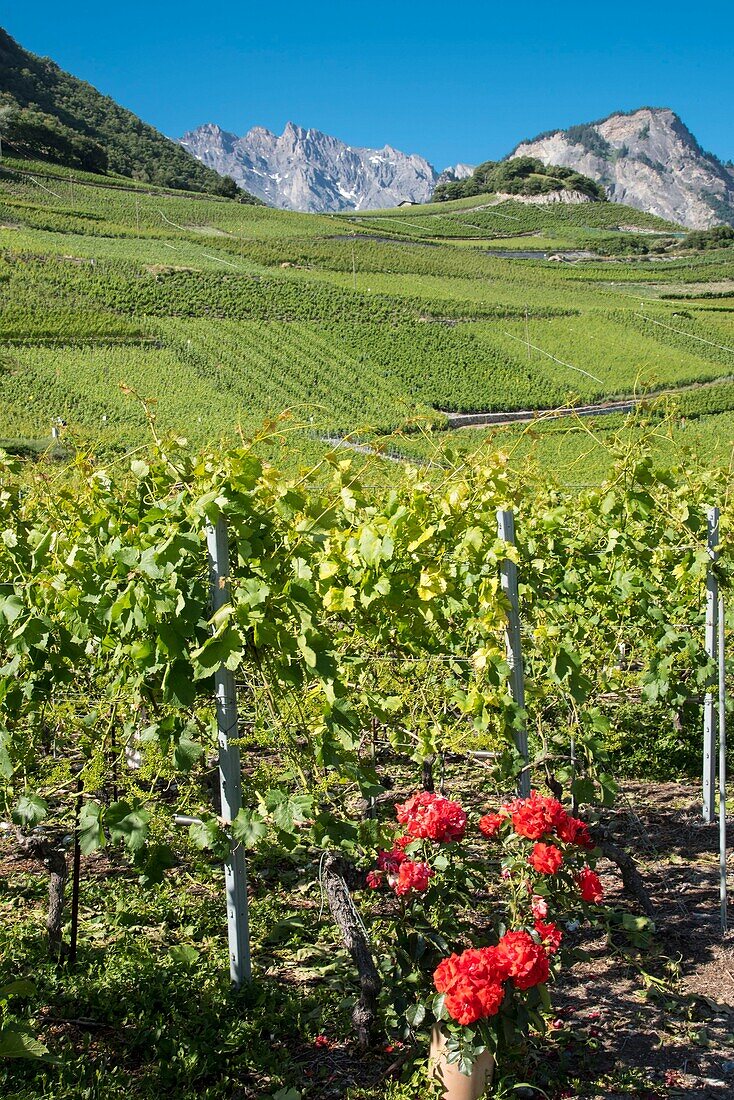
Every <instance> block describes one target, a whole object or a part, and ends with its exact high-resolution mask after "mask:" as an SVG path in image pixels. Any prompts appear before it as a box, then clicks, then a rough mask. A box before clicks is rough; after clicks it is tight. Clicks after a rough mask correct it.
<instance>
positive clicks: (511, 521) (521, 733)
mask: <svg viewBox="0 0 734 1100" xmlns="http://www.w3.org/2000/svg"><path fill="white" fill-rule="evenodd" d="M497 534H498V536H499V537H500V538H501V539H502V541H503V542H506V543H508V545H511V546H514V545H515V516H514V513H513V512H512V510H511V509H509V508H498V509H497ZM500 581H501V584H502V591H503V592H504V594H505V596H506V597H507V599H508V601H509V604H510V612H509V617H508V620H507V626H506V628H505V647H506V649H507V663H508V664H509V666H510V692H511V694H512V698H513V700H514V701H515V703H516V704H517V706H518V707H520V708H521V709H522V710H524V709H525V672H524V669H523V663H522V642H521V639H520V598H519V594H518V588H517V566H516V565H515V563H514V561H509V560H508V559H507V558H505V559H504V560H503V561H502V564H501V567H500ZM515 745H516V746H517V751H518V752H519V753H520V755H521V757H522V758H523V762H524V764H525V767H524V768H523V770H522V772H521V773H520V778H519V780H518V785H517V793H518V794H519V795H520V797H521V798H527V797H528V795H529V794H530V771H529V769H528V767H527V764H528V731H527V727H526V726H525V725H524V724H523V725H522V726H521V727H520V729H517V730H515Z"/></svg>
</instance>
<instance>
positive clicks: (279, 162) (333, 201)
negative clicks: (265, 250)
mask: <svg viewBox="0 0 734 1100" xmlns="http://www.w3.org/2000/svg"><path fill="white" fill-rule="evenodd" d="M215 130H216V131H218V133H215ZM230 139H231V140H230ZM181 140H182V143H183V144H184V145H185V146H186V148H187V149H189V150H190V152H192V153H193V154H194V156H195V157H197V158H198V159H199V160H201V161H202V162H203V163H204V164H206V165H208V166H209V167H211V168H214V169H216V171H218V172H220V173H221V174H222V175H228V176H232V177H233V179H235V180H236V181H237V182H238V183H239V184H240V185H241V186H244V181H245V180H247V181H248V182H247V189H248V190H249V191H251V193H252V194H254V195H257V197H258V198H261V199H263V200H264V201H265V202H268V203H271V204H272V205H273V206H279V207H282V208H285V209H289V210H308V211H315V212H330V211H337V210H369V209H374V208H376V207H381V206H397V204H398V203H399V202H401V201H403V200H406V199H407V200H409V201H411V202H427V201H428V200H429V199H430V197H431V195H432V194H433V190H434V188H435V186H436V183H437V181H438V178H439V176H438V173H437V172H436V170H435V168H434V167H433V166H432V165H431V164H429V163H428V161H427V160H426V159H425V158H424V157H421V156H419V155H418V154H416V153H412V154H406V153H403V152H401V151H400V150H399V149H395V148H394V147H393V146H392V145H384V146H383V147H382V148H381V149H368V148H358V147H355V146H352V145H347V144H346V143H345V142H343V141H340V140H339V139H338V138H335V137H332V136H330V135H329V134H324V133H322V132H321V131H320V130H314V129H304V128H303V127H301V126H298V125H297V124H296V123H294V122H290V121H289V122H287V123H286V125H285V127H284V129H283V133H282V134H280V135H279V136H278V135H276V134H272V133H271V132H270V131H269V130H266V129H264V128H263V127H261V126H254V127H253V128H252V129H251V130H250V131H249V132H248V133H247V134H245V135H244V137H236V136H235V135H229V134H224V131H220V130H219V128H218V127H216V128H213V127H212V126H211V124H207V125H206V126H200V127H199V128H198V129H197V130H192V131H190V132H189V133H187V134H185V135H184V137H183V138H182V139H181Z"/></svg>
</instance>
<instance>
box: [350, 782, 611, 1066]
mask: <svg viewBox="0 0 734 1100" xmlns="http://www.w3.org/2000/svg"><path fill="white" fill-rule="evenodd" d="M396 818H397V823H398V825H399V826H400V827H401V832H400V833H399V834H398V835H396V836H394V838H393V839H392V841H390V842H389V845H390V846H386V847H384V848H382V849H380V850H379V851H378V854H377V859H376V864H377V865H376V867H375V868H373V870H371V871H370V872H369V873H368V875H367V879H366V882H367V885H368V887H370V888H371V889H373V890H378V889H380V888H383V887H386V888H387V889H388V890H389V891H391V892H392V893H393V894H394V895H395V896H396V898H397V899H398V900H399V903H400V906H401V912H402V920H401V922H399V924H398V925H397V926H396V928H395V936H396V941H397V942H398V943H400V944H402V943H404V944H405V947H404V949H403V954H402V955H401V956H400V959H401V960H402V961H404V960H405V959H406V958H407V957H409V956H411V952H414V951H415V944H416V943H418V942H422V943H423V947H422V948H421V949H420V950H421V954H420V956H419V958H417V959H416V958H413V962H412V964H411V965H413V967H414V968H417V969H419V970H420V971H421V972H422V973H425V966H426V963H427V961H428V960H429V959H430V958H431V954H430V952H429V951H427V949H426V948H427V944H432V945H434V946H438V947H440V945H441V944H442V943H444V942H445V935H444V932H445V930H446V929H448V928H449V926H452V927H451V932H450V935H451V937H452V938H453V939H454V941H455V942H456V943H457V945H458V946H460V947H463V950H461V949H460V950H458V951H455V952H453V953H448V952H447V953H445V954H444V956H443V958H440V956H439V959H438V960H437V965H436V964H435V963H434V964H432V969H431V970H430V971H429V972H428V973H429V974H431V975H432V979H433V985H434V987H435V991H436V994H435V996H434V997H433V1000H432V1009H433V1016H434V1018H435V1019H436V1020H437V1021H440V1023H441V1026H442V1028H443V1029H444V1031H445V1033H446V1051H447V1055H448V1058H449V1061H455V1062H458V1063H459V1065H460V1067H461V1068H462V1071H463V1072H467V1067H470V1066H471V1062H472V1058H473V1057H475V1056H476V1055H477V1054H478V1053H479V1052H480V1051H481V1050H482V1049H486V1048H489V1049H490V1050H493V1051H494V1050H496V1044H497V1036H498V1035H499V1034H500V1033H501V1034H502V1035H504V1036H505V1037H506V1035H507V1033H508V1032H507V1028H508V1023H509V1024H510V1030H511V1031H513V1030H514V1033H515V1034H516V1035H517V1036H518V1038H521V1037H522V1035H523V1034H524V1033H525V1032H526V1031H527V1029H528V1027H529V1026H531V1025H532V1026H534V1027H535V1028H536V1029H537V1030H543V1028H544V1014H545V1015H547V1013H548V1011H549V1009H550V1002H549V998H548V993H547V991H546V988H545V987H546V983H547V982H548V981H549V980H550V979H551V978H552V976H553V973H554V971H555V970H557V969H558V966H559V965H560V960H561V955H562V949H563V942H564V933H565V931H566V928H565V926H566V925H568V926H569V927H572V928H573V927H575V926H577V924H578V920H579V918H580V917H582V916H584V915H586V914H589V915H593V913H594V908H595V907H598V906H599V905H600V904H601V903H602V899H603V888H602V884H601V880H600V879H599V876H598V875H597V874H596V872H595V871H594V869H593V866H592V863H593V860H594V842H593V840H592V838H591V835H590V832H589V828H588V825H587V824H586V823H585V822H584V821H582V820H581V819H579V818H577V817H574V816H573V815H571V814H570V813H569V812H568V811H567V810H566V809H565V807H564V806H563V805H562V804H561V802H559V801H558V800H557V799H555V798H552V797H548V796H545V795H541V794H539V793H538V792H536V791H534V792H532V793H531V795H530V797H529V798H515V799H512V800H510V801H508V802H506V803H504V804H503V805H501V806H500V807H499V808H498V809H496V810H490V811H489V812H487V813H485V814H484V815H483V816H481V817H480V818H479V820H478V822H477V826H476V829H477V831H476V833H475V834H474V835H473V836H472V834H471V832H470V824H469V820H468V816H467V814H466V812H465V811H464V809H463V808H462V807H461V806H460V805H459V803H458V802H455V801H453V800H451V799H449V798H446V797H444V796H443V795H440V794H434V793H432V792H428V791H421V792H417V793H416V794H413V795H411V797H410V798H408V799H407V800H406V801H405V802H402V803H398V805H397V806H396ZM468 841H470V842H471V846H472V847H471V851H469V850H468ZM477 847H479V848H480V849H481V850H482V852H483V855H482V856H481V858H480V859H477V858H476V855H475V852H476V849H477ZM492 865H493V866H494V868H495V875H496V879H495V881H496V890H495V891H493V893H492V903H493V909H494V912H495V914H496V919H495V921H494V924H493V926H490V927H487V928H484V929H483V930H482V933H481V938H480V942H479V943H478V944H477V943H476V942H475V943H472V942H471V940H472V939H474V938H475V936H476V931H474V930H473V929H472V924H474V922H472V923H471V924H469V923H468V922H467V921H466V914H468V913H470V912H471V907H472V904H473V902H472V898H473V897H475V896H476V894H477V892H478V891H479V892H481V891H484V893H485V896H486V885H487V872H488V870H489V868H490V866H492ZM482 878H483V879H484V881H483V882H482ZM495 894H496V895H497V897H496V899H495ZM452 908H455V909H456V910H457V911H459V913H464V914H465V916H464V924H462V921H461V918H460V916H456V915H452ZM438 920H440V931H439V930H438V929H437V928H436V921H438ZM452 921H453V925H452ZM467 940H468V941H469V942H468V943H467ZM462 941H463V943H462ZM481 941H484V942H481ZM396 957H397V949H396V955H395V956H393V957H391V958H390V960H386V961H385V965H384V971H385V973H386V975H394V974H395V973H396V972H398V971H399V970H400V969H401V968H400V967H399V966H397V967H396V965H395V961H394V959H395V958H396ZM434 957H435V956H434ZM426 976H428V975H426ZM412 988H414V985H413V987H412ZM408 996H412V997H413V998H414V993H413V994H409V995H408ZM395 997H398V999H399V996H398V994H397V993H395ZM403 1000H404V1001H405V998H403ZM406 1007H407V1017H408V1020H409V1021H410V1024H411V1026H413V1025H417V1023H420V1022H421V1021H422V1020H423V1019H424V1018H426V1010H425V1008H423V1007H421V1005H420V1003H418V1004H416V1003H415V1001H414V1000H413V1001H412V1003H411V1002H410V1000H408V1002H407V1006H406ZM428 1018H429V1019H430V1017H428ZM500 1018H502V1021H503V1022H502V1031H501V1032H500V1030H499V1029H500V1024H499V1022H498V1021H499V1020H500Z"/></svg>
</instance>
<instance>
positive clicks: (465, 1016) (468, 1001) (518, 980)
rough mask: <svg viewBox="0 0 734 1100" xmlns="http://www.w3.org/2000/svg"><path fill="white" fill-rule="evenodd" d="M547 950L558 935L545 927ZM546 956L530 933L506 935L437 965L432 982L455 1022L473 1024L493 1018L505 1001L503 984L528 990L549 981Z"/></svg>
mask: <svg viewBox="0 0 734 1100" xmlns="http://www.w3.org/2000/svg"><path fill="white" fill-rule="evenodd" d="M548 930H549V933H548V937H547V938H548V942H549V944H550V945H551V946H550V947H549V950H552V951H555V950H556V949H557V948H555V947H553V941H554V936H553V933H555V935H556V936H557V937H558V942H559V943H560V935H561V933H560V932H559V931H558V929H557V928H555V926H554V925H548ZM549 973H550V966H549V964H548V955H547V953H546V951H545V949H544V948H543V947H542V945H541V944H539V943H536V942H535V940H534V939H533V937H532V936H531V935H530V933H529V932H506V933H505V935H504V936H503V937H502V938H501V940H500V941H499V943H498V944H497V946H496V947H479V948H470V949H469V950H468V951H464V952H463V953H462V954H461V955H450V956H449V958H448V959H444V960H443V962H441V963H439V964H438V966H437V967H436V970H435V971H434V974H433V983H434V985H435V986H436V989H437V990H438V992H439V993H443V994H444V995H445V1001H444V1003H445V1005H446V1011H447V1012H448V1014H449V1016H451V1017H452V1018H453V1019H454V1020H456V1021H457V1023H460V1024H462V1025H466V1024H473V1023H474V1022H475V1021H476V1020H480V1019H482V1018H483V1017H485V1016H496V1014H497V1013H498V1012H499V1010H500V1006H501V1004H502V1001H503V1000H504V993H505V991H504V984H503V983H504V982H506V981H508V980H509V979H512V981H513V983H514V985H515V986H516V987H517V988H518V989H530V987H531V986H534V985H540V983H541V982H545V981H547V979H548V975H549Z"/></svg>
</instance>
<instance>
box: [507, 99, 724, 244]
mask: <svg viewBox="0 0 734 1100" xmlns="http://www.w3.org/2000/svg"><path fill="white" fill-rule="evenodd" d="M527 156H530V157H537V158H538V159H539V160H541V161H543V163H544V164H561V165H563V166H565V167H567V168H573V169H574V170H575V171H577V172H581V173H583V174H584V175H585V176H590V177H591V178H592V179H595V180H597V181H598V182H599V183H601V184H602V185H603V186H604V187H605V188H606V191H607V194H608V196H609V198H610V199H612V200H613V201H615V202H623V203H626V204H627V205H629V206H634V207H636V208H637V209H639V210H647V211H649V212H651V213H653V214H657V215H659V216H660V217H663V218H667V219H668V220H669V221H675V222H679V223H680V224H682V225H686V226H689V227H691V228H694V229H699V228H708V227H710V226H713V225H720V224H722V222H723V223H729V224H734V171H733V170H732V169H730V168H728V167H727V166H726V165H724V164H722V163H721V162H720V161H719V160H718V159H717V158H716V157H714V156H712V155H711V154H710V153H706V152H704V150H703V149H702V148H701V146H700V145H699V144H698V142H697V141H696V139H695V137H694V136H693V134H692V133H691V132H690V130H689V129H688V128H687V127H686V126H685V125H684V124H683V122H681V120H680V119H679V118H678V116H677V115H676V114H675V113H674V112H673V111H671V110H669V109H667V108H652V107H643V108H641V109H640V110H637V111H632V112H630V113H629V114H621V113H619V114H613V115H610V116H609V117H608V118H605V119H602V120H601V121H600V122H593V123H589V124H587V125H581V126H572V127H571V128H570V129H568V130H555V131H553V132H551V133H546V134H541V135H539V136H538V137H537V138H534V139H533V140H532V141H524V142H522V143H521V144H520V145H518V146H517V148H516V149H515V150H514V151H513V152H512V153H511V154H510V158H514V157H527Z"/></svg>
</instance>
